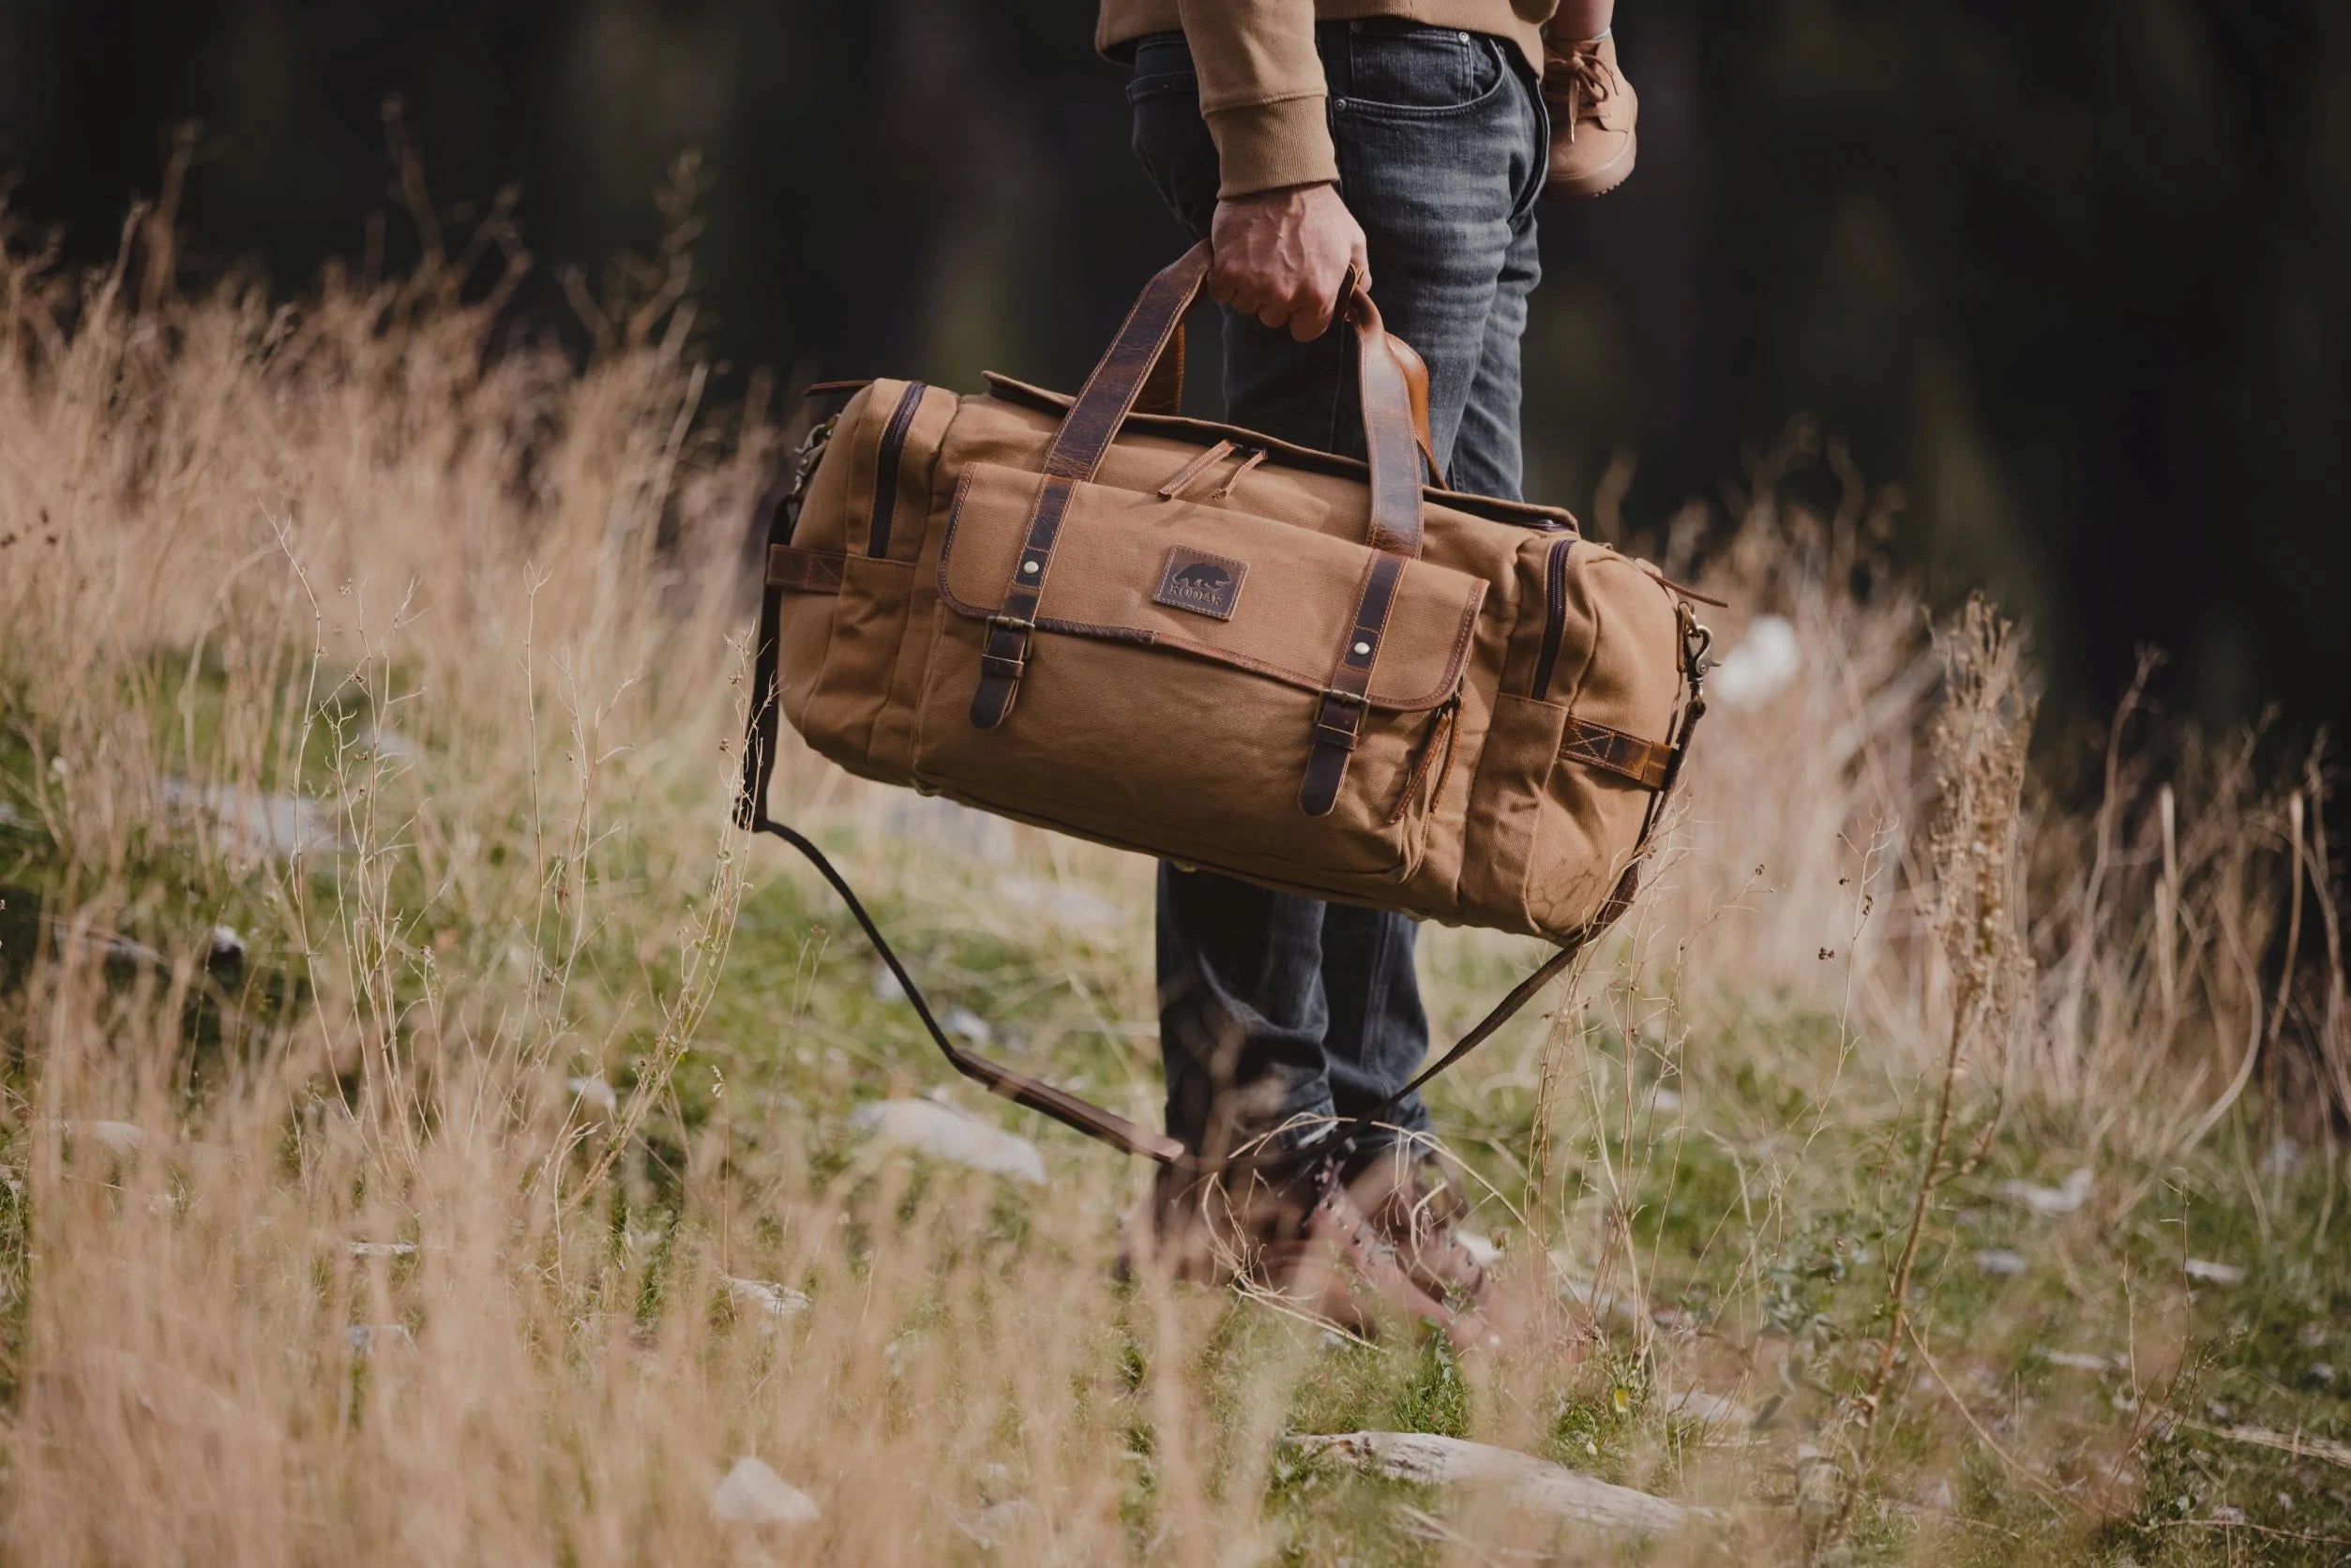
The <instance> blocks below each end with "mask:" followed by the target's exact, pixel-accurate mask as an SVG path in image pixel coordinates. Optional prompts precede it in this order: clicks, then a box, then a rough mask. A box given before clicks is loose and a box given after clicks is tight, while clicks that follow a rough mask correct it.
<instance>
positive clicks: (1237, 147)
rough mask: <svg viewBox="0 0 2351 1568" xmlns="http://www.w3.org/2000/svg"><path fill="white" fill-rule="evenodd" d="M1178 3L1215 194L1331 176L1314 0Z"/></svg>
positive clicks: (1334, 164)
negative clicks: (1217, 175)
mask: <svg viewBox="0 0 2351 1568" xmlns="http://www.w3.org/2000/svg"><path fill="white" fill-rule="evenodd" d="M1177 9H1178V11H1179V13H1180V14H1181V15H1182V17H1183V36H1184V38H1185V40H1186V41H1187V42H1188V43H1189V44H1190V45H1191V50H1192V62H1193V66H1194V68H1196V69H1197V70H1198V73H1199V79H1200V113H1201V116H1202V117H1203V118H1204V119H1206V120H1207V122H1208V128H1209V132H1210V134H1211V135H1213V137H1214V138H1215V140H1216V154H1217V158H1218V161H1219V164H1220V166H1221V168H1222V171H1223V173H1222V184H1221V185H1220V187H1219V188H1218V191H1217V194H1218V195H1220V196H1223V197H1227V198H1229V197H1234V196H1245V195H1249V194H1251V193H1253V192H1256V191H1261V190H1274V189H1279V188H1283V187H1285V186H1300V185H1315V184H1319V183H1325V182H1330V181H1334V180H1336V179H1337V178H1338V159H1337V158H1336V156H1335V155H1334V153H1333V151H1332V147H1331V130H1330V127H1329V125H1328V123H1327V122H1326V120H1325V118H1324V99H1325V98H1326V96H1327V95H1326V89H1325V87H1324V84H1323V77H1322V60H1321V57H1320V56H1319V54H1317V53H1316V52H1315V39H1314V4H1313V0H1178V7H1177Z"/></svg>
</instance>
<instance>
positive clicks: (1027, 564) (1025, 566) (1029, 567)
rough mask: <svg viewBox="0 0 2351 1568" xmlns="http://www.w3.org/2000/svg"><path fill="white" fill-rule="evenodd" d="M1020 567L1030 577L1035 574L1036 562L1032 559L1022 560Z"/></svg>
mask: <svg viewBox="0 0 2351 1568" xmlns="http://www.w3.org/2000/svg"><path fill="white" fill-rule="evenodd" d="M1020 569H1021V570H1022V571H1024V572H1026V573H1028V574H1029V575H1030V576H1031V577H1034V576H1035V575H1036V570H1037V564H1036V563H1035V562H1034V561H1023V562H1021V563H1020Z"/></svg>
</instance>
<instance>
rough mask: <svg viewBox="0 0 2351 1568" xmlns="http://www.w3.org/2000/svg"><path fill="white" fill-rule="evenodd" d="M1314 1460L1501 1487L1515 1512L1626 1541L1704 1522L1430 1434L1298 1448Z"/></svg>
mask: <svg viewBox="0 0 2351 1568" xmlns="http://www.w3.org/2000/svg"><path fill="white" fill-rule="evenodd" d="M1291 1441H1292V1442H1294V1443H1295V1444H1296V1445H1297V1446H1298V1447H1299V1448H1301V1449H1303V1450H1304V1451H1305V1452H1307V1453H1309V1454H1325V1455H1330V1456H1331V1457H1333V1458H1334V1459H1338V1460H1341V1461H1343V1462H1345V1463H1347V1464H1349V1465H1353V1466H1354V1467H1355V1468H1357V1469H1358V1470H1370V1471H1372V1472H1373V1473H1375V1474H1379V1475H1384V1476H1388V1477H1390V1478H1391V1479H1394V1480H1397V1481H1415V1482H1421V1483H1424V1484H1436V1485H1469V1486H1485V1487H1494V1488H1497V1489H1499V1490H1500V1491H1501V1493H1502V1494H1503V1495H1504V1496H1505V1497H1506V1498H1507V1499H1508V1500H1509V1502H1510V1505H1511V1506H1512V1507H1513V1508H1516V1509H1520V1510H1523V1511H1525V1512H1528V1513H1533V1514H1547V1515H1552V1516H1554V1517H1556V1518H1560V1519H1572V1520H1574V1521H1575V1522H1576V1523H1578V1524H1585V1525H1590V1526H1592V1527H1593V1528H1595V1529H1598V1530H1611V1531H1615V1532H1617V1533H1620V1534H1627V1535H1655V1534H1660V1533H1663V1532H1664V1531H1666V1530H1678V1529H1680V1527H1681V1526H1683V1525H1685V1524H1687V1523H1689V1522H1690V1521H1691V1520H1692V1519H1694V1518H1696V1517H1700V1516H1702V1513H1703V1511H1702V1510H1697V1509H1693V1508H1687V1507H1684V1506H1683V1505H1682V1504H1680V1503H1678V1502H1671V1501H1668V1500H1665V1499H1664V1498H1660V1497H1652V1496H1650V1494H1649V1493H1647V1492H1642V1491H1635V1489H1634V1488H1632V1487H1630V1486H1619V1485H1615V1484H1613V1483H1611V1482H1606V1481H1602V1480H1600V1479H1599V1478H1598V1477H1596V1476H1590V1475H1586V1474H1584V1473H1583V1472H1582V1471H1580V1470H1569V1469H1568V1468H1567V1467H1566V1466H1565V1465H1555V1464H1552V1463H1550V1462H1549V1461H1548V1460H1545V1459H1538V1458H1536V1457H1534V1456H1533V1455H1529V1454H1520V1453H1516V1452H1515V1451H1513V1450H1511V1449H1507V1448H1495V1447H1493V1446H1492V1445H1490V1444H1487V1443H1482V1442H1469V1441H1466V1440H1462V1439H1460V1438H1440V1437H1437V1436H1434V1435H1432V1434H1430V1433H1426V1432H1345V1433H1340V1434H1338V1435H1336V1436H1332V1437H1302V1438H1293V1439H1292V1440H1291Z"/></svg>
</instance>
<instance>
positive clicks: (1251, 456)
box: [1208, 446, 1265, 502]
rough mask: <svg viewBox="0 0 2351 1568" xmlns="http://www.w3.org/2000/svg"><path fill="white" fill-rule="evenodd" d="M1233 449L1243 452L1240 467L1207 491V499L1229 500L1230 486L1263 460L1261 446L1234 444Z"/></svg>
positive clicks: (1239, 480) (1213, 500) (1263, 451)
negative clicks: (1222, 481) (1221, 482)
mask: <svg viewBox="0 0 2351 1568" xmlns="http://www.w3.org/2000/svg"><path fill="white" fill-rule="evenodd" d="M1233 450H1234V451H1236V452H1242V453H1245V454H1246V456H1244V457H1243V459H1242V460H1241V466H1240V467H1238V468H1236V469H1234V470H1233V471H1232V472H1231V473H1230V474H1229V475H1226V477H1225V482H1224V483H1223V484H1221V485H1219V486H1217V487H1216V488H1215V489H1214V490H1211V491H1210V492H1209V496H1208V499H1209V500H1210V501H1212V502H1217V501H1229V500H1231V499H1232V488H1233V486H1235V485H1237V484H1239V483H1241V476H1242V475H1244V474H1246V473H1248V472H1249V470H1251V469H1253V468H1255V467H1257V465H1258V464H1259V463H1261V462H1263V461H1264V460H1265V448H1264V447H1262V446H1236V447H1234V448H1233Z"/></svg>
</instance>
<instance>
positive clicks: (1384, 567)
mask: <svg viewBox="0 0 2351 1568" xmlns="http://www.w3.org/2000/svg"><path fill="white" fill-rule="evenodd" d="M1406 565H1409V563H1408V562H1407V561H1406V560H1405V558H1404V557H1403V556H1401V555H1386V554H1381V555H1375V556H1373V557H1372V558H1371V570H1370V572H1368V573H1367V574H1365V576H1364V591H1363V594H1362V596H1360V597H1359V598H1358V599H1357V600H1356V604H1355V617H1354V624H1353V625H1352V626H1349V628H1348V633H1347V645H1346V646H1345V647H1343V648H1341V649H1340V650H1339V662H1338V668H1337V669H1336V670H1334V671H1332V674H1331V684H1330V685H1329V686H1326V687H1324V688H1323V692H1322V701H1320V702H1319V703H1317V704H1316V705H1315V720H1314V731H1313V744H1312V745H1311V746H1309V747H1308V749H1307V752H1306V776H1305V777H1304V780H1303V781H1301V783H1300V784H1299V786H1298V808H1299V809H1300V810H1302V811H1304V813H1305V814H1306V815H1307V816H1309V817H1327V816H1329V815H1330V814H1331V808H1332V807H1334V806H1336V805H1337V804H1338V799H1339V786H1340V785H1341V784H1343V783H1345V782H1346V781H1347V760H1348V758H1349V757H1350V756H1352V755H1353V754H1354V751H1355V746H1356V743H1357V741H1358V739H1359V738H1360V737H1361V735H1362V733H1363V727H1364V715H1365V714H1366V713H1368V712H1369V711H1370V708H1371V671H1372V667H1373V666H1374V665H1376V664H1378V663H1379V644H1380V641H1381V640H1382V639H1383V638H1384V637H1385V636H1386V634H1387V629H1388V612H1389V611H1392V610H1394V608H1395V602H1396V584H1397V583H1398V582H1401V581H1402V580H1404V568H1405V566H1406ZM1342 709H1344V711H1345V712H1346V715H1347V717H1346V719H1345V721H1344V722H1339V721H1337V720H1336V717H1335V716H1336V714H1337V713H1338V712H1339V711H1340V710H1342Z"/></svg>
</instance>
